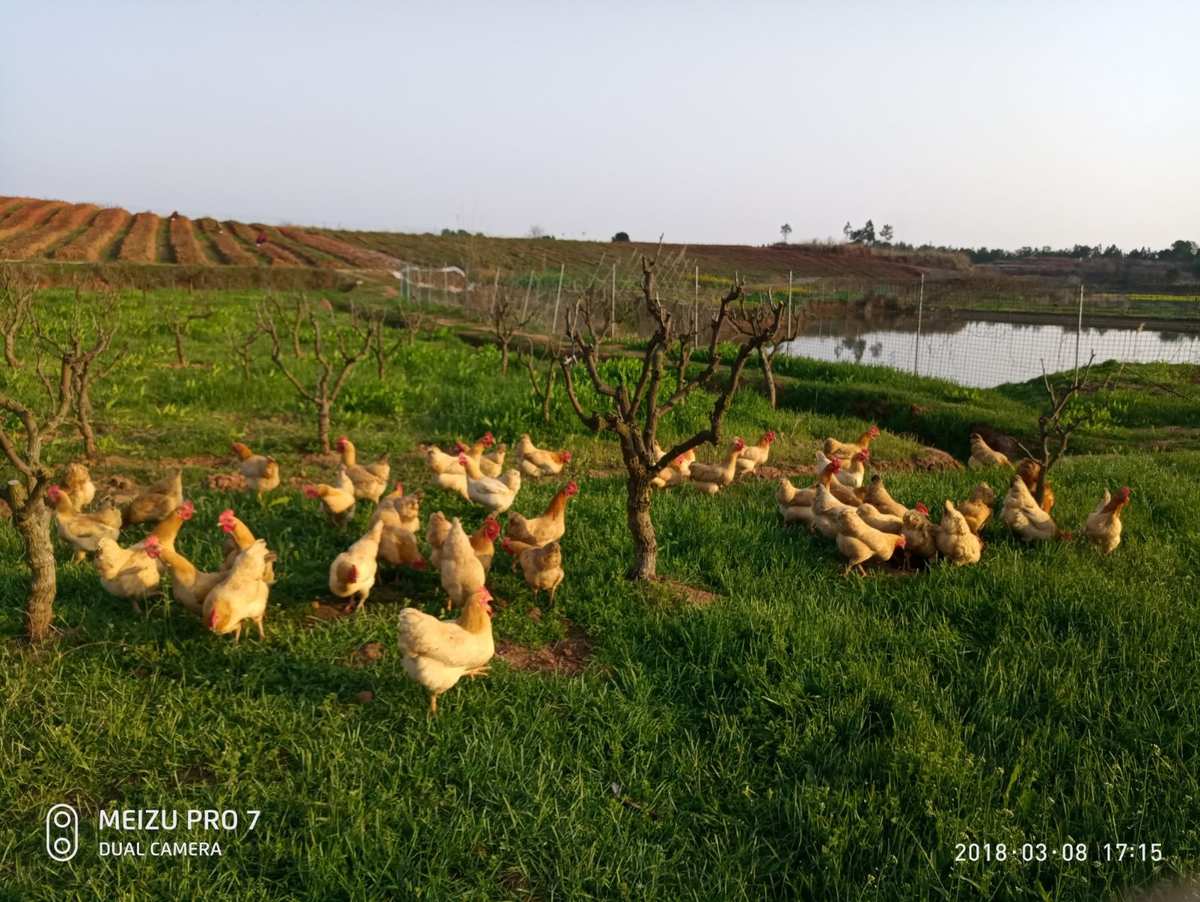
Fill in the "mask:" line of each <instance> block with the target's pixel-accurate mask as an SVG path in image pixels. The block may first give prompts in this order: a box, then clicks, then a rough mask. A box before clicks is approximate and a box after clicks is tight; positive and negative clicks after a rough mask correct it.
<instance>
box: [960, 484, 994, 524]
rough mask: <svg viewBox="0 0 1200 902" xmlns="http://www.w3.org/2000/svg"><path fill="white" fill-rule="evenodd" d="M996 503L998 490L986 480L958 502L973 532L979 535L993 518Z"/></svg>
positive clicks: (961, 512)
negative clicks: (993, 507) (963, 499)
mask: <svg viewBox="0 0 1200 902" xmlns="http://www.w3.org/2000/svg"><path fill="white" fill-rule="evenodd" d="M995 503H996V492H995V490H993V489H992V487H991V486H990V485H988V484H987V483H986V482H981V483H979V485H977V486H975V488H974V489H973V490H972V491H971V497H970V498H968V499H967V500H966V501H960V502H959V503H958V512H959V513H960V514H962V515H963V516H964V517H966V518H967V525H968V526H970V527H971V532H973V533H975V535H979V534H980V533H981V532H983V527H984V526H986V525H987V522H988V520H990V519H991V518H992V505H993V504H995Z"/></svg>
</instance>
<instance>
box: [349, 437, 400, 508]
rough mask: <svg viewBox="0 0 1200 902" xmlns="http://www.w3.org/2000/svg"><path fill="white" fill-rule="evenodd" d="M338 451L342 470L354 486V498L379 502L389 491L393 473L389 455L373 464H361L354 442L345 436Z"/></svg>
mask: <svg viewBox="0 0 1200 902" xmlns="http://www.w3.org/2000/svg"><path fill="white" fill-rule="evenodd" d="M337 449H338V452H339V453H340V454H341V455H342V468H343V469H344V470H345V471H346V476H347V477H348V478H349V479H350V482H351V483H352V484H353V486H354V497H355V498H356V499H358V500H361V501H370V502H372V503H374V502H376V501H378V500H379V498H380V496H381V495H382V494H383V493H384V492H386V491H387V485H388V477H389V476H390V475H391V473H392V467H391V464H389V463H388V459H387V455H386V454H385V455H384V456H383V457H381V458H379V460H377V461H375V463H373V464H359V463H358V451H357V450H356V449H355V447H354V442H352V441H350V439H348V438H346V436H344V435H343V436H342V437H341V438H339V439H338V440H337Z"/></svg>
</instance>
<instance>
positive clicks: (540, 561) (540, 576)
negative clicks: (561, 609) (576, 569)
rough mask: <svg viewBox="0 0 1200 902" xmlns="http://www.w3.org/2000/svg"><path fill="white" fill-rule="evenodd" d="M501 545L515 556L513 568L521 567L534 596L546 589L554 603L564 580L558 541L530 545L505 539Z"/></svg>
mask: <svg viewBox="0 0 1200 902" xmlns="http://www.w3.org/2000/svg"><path fill="white" fill-rule="evenodd" d="M501 547H502V548H503V549H504V550H505V551H507V552H508V553H509V554H511V555H512V556H513V569H514V570H515V569H516V568H517V565H520V567H521V573H522V575H524V577H525V583H526V585H528V586H529V588H531V589H533V597H534V598H537V594H538V592H541V591H543V590H544V591H546V592H547V593H548V594H549V596H550V604H551V605H553V604H554V595H555V593H556V592H558V587H559V586H560V585H562V581H563V576H564V573H563V566H562V546H560V545H559V544H558V542H550V543H549V544H547V545H530V544H528V543H526V542H518V541H516V540H515V539H505V540H504V542H503V544H502V545H501Z"/></svg>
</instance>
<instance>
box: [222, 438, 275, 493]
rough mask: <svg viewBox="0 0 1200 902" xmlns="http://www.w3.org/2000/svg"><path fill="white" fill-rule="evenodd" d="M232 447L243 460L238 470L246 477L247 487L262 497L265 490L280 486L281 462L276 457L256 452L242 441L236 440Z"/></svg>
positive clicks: (239, 458)
mask: <svg viewBox="0 0 1200 902" xmlns="http://www.w3.org/2000/svg"><path fill="white" fill-rule="evenodd" d="M230 447H231V448H232V449H233V453H234V454H236V455H237V458H238V460H239V461H241V463H239V464H238V472H239V473H241V474H242V476H243V477H244V478H245V480H246V488H247V489H249V490H250V491H251V492H255V493H256V494H257V495H258V496H259V497H260V498H261V497H262V494H263V492H269V491H271V489H274V488H278V487H279V464H278V463H277V462H276V461H275V458H273V457H264V456H263V455H261V454H255V453H254V452H253V451H251V450H250V449H249V448H248V447H246V446H245V445H243V444H242V443H241V442H234V443H233V444H232V445H231V446H230Z"/></svg>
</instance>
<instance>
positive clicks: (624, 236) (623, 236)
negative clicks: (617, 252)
mask: <svg viewBox="0 0 1200 902" xmlns="http://www.w3.org/2000/svg"><path fill="white" fill-rule="evenodd" d="M612 240H613V241H614V242H620V241H628V240H629V233H628V232H617V234H615V235H613V236H612Z"/></svg>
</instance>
